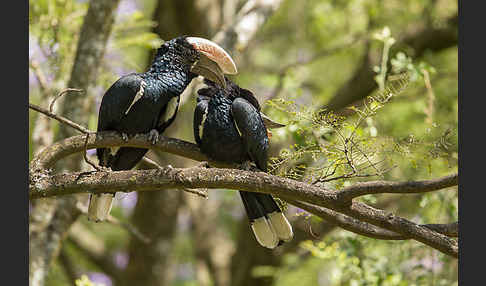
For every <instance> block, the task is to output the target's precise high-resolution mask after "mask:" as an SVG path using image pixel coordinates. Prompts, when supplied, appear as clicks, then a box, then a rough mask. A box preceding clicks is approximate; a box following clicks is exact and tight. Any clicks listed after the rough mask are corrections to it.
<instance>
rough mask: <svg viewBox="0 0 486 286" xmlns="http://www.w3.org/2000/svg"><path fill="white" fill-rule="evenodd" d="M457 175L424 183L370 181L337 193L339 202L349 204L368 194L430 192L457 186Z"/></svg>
mask: <svg viewBox="0 0 486 286" xmlns="http://www.w3.org/2000/svg"><path fill="white" fill-rule="evenodd" d="M457 184H458V175H457V173H456V174H452V175H449V176H445V177H442V178H438V179H434V180H425V181H407V182H389V181H371V182H362V183H357V184H355V185H352V186H349V187H347V188H344V189H342V190H341V191H339V193H338V198H339V199H340V200H341V201H347V202H350V201H351V200H352V199H353V198H356V197H359V196H364V195H369V194H385V193H388V194H417V193H426V192H432V191H436V190H440V189H444V188H448V187H452V186H457Z"/></svg>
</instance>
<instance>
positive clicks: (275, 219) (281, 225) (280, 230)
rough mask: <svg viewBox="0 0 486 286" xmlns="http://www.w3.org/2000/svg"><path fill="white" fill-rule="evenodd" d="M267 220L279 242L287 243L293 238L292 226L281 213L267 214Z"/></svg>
mask: <svg viewBox="0 0 486 286" xmlns="http://www.w3.org/2000/svg"><path fill="white" fill-rule="evenodd" d="M268 218H269V219H270V224H271V225H272V226H273V229H274V230H275V233H276V235H277V237H278V238H279V239H280V240H283V241H289V240H291V239H292V238H293V237H294V232H293V230H292V226H291V225H290V223H289V221H288V220H287V218H286V217H285V215H284V214H283V213H282V212H273V213H271V214H268Z"/></svg>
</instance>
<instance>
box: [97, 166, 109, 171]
mask: <svg viewBox="0 0 486 286" xmlns="http://www.w3.org/2000/svg"><path fill="white" fill-rule="evenodd" d="M98 167H99V168H100V169H99V170H98V172H111V168H109V167H105V166H98Z"/></svg>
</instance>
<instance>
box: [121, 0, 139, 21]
mask: <svg viewBox="0 0 486 286" xmlns="http://www.w3.org/2000/svg"><path fill="white" fill-rule="evenodd" d="M137 10H138V5H137V1H134V0H122V1H120V4H118V10H117V17H120V18H123V17H128V16H130V15H132V14H133V13H134V12H136V11H137Z"/></svg>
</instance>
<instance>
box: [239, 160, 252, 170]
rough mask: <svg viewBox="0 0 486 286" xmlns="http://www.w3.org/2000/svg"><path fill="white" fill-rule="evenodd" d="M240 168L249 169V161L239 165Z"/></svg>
mask: <svg viewBox="0 0 486 286" xmlns="http://www.w3.org/2000/svg"><path fill="white" fill-rule="evenodd" d="M240 169H242V170H245V171H251V162H250V161H245V162H243V163H242V164H241V165H240Z"/></svg>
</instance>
